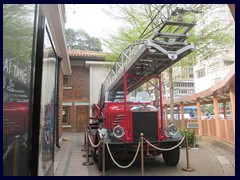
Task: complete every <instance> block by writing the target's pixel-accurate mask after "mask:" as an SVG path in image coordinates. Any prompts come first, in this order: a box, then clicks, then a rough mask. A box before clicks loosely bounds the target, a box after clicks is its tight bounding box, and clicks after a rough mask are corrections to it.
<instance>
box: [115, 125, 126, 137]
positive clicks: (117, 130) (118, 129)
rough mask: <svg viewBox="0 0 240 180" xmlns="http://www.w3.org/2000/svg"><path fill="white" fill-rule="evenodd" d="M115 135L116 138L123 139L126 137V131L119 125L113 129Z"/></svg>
mask: <svg viewBox="0 0 240 180" xmlns="http://www.w3.org/2000/svg"><path fill="white" fill-rule="evenodd" d="M113 134H114V136H115V137H117V138H121V137H122V136H123V135H124V129H123V128H122V127H121V126H119V125H117V126H115V127H114V128H113Z"/></svg>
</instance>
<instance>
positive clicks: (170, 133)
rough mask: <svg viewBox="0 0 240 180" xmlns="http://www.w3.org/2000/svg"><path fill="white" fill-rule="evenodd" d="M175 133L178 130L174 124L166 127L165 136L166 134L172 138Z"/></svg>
mask: <svg viewBox="0 0 240 180" xmlns="http://www.w3.org/2000/svg"><path fill="white" fill-rule="evenodd" d="M177 131H178V128H177V126H176V125H174V124H171V125H170V126H168V127H167V128H166V134H167V135H168V136H174V135H176V134H177Z"/></svg>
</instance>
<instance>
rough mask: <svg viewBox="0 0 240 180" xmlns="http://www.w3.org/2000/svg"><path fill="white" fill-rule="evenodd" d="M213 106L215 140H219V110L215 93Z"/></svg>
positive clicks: (215, 93)
mask: <svg viewBox="0 0 240 180" xmlns="http://www.w3.org/2000/svg"><path fill="white" fill-rule="evenodd" d="M213 105H214V114H215V118H214V120H215V125H216V128H215V129H216V138H217V139H219V138H220V128H219V109H218V99H217V92H214V93H213Z"/></svg>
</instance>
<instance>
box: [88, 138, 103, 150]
mask: <svg viewBox="0 0 240 180" xmlns="http://www.w3.org/2000/svg"><path fill="white" fill-rule="evenodd" d="M88 139H89V142H90V144H91V146H93V147H95V148H96V147H98V146H100V144H101V140H100V141H99V142H98V144H97V145H94V144H93V142H92V140H91V138H90V136H89V135H88Z"/></svg>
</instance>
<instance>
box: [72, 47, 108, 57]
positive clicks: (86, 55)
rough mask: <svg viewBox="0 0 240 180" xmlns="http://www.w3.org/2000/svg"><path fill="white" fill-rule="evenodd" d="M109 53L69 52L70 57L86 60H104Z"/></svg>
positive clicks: (74, 50)
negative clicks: (84, 58)
mask: <svg viewBox="0 0 240 180" xmlns="http://www.w3.org/2000/svg"><path fill="white" fill-rule="evenodd" d="M106 54H107V53H103V52H99V51H87V50H79V49H71V50H69V51H68V55H69V56H70V57H86V58H103V57H104V56H106Z"/></svg>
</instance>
